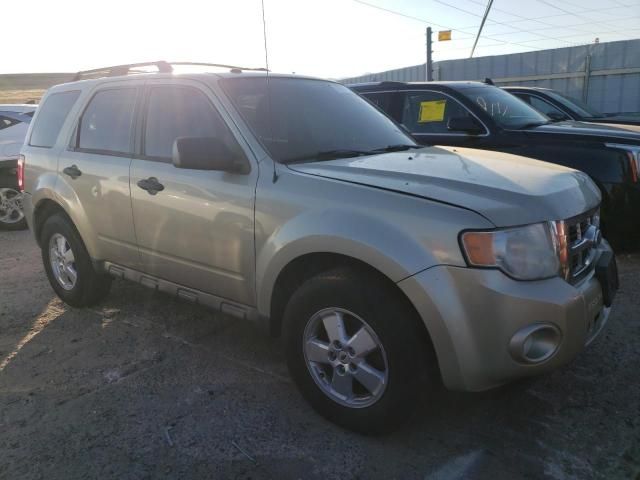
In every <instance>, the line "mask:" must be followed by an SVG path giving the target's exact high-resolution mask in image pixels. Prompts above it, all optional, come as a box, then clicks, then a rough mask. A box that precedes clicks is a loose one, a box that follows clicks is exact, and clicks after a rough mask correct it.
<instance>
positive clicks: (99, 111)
mask: <svg viewBox="0 0 640 480" xmlns="http://www.w3.org/2000/svg"><path fill="white" fill-rule="evenodd" d="M141 93H142V89H141V86H140V87H137V86H135V85H132V84H131V83H130V82H129V83H126V84H125V83H108V84H104V85H102V86H101V87H99V88H98V89H97V90H95V91H93V92H92V93H91V94H90V95H89V100H88V101H87V102H86V104H85V106H84V108H83V110H82V113H81V114H80V116H79V118H78V121H77V123H76V126H75V129H74V134H73V136H72V138H71V140H70V142H69V146H68V148H67V149H65V150H63V151H62V153H61V154H60V157H59V162H58V165H59V167H58V168H59V175H60V176H59V179H60V180H58V181H62V182H64V183H65V184H66V186H67V187H68V188H70V189H71V190H73V192H74V196H75V197H76V198H77V199H78V200H79V201H78V205H80V206H81V208H82V211H78V215H81V217H82V220H83V221H85V222H88V225H89V226H90V230H91V231H93V232H95V236H96V239H97V247H98V250H97V252H96V254H97V255H99V258H98V259H99V260H108V261H111V262H115V263H118V264H122V265H125V266H130V267H132V268H137V267H138V266H139V255H138V250H137V245H136V239H135V234H134V230H133V215H132V212H131V198H130V197H131V195H130V190H129V167H130V164H131V160H132V156H133V147H134V135H133V132H134V116H135V108H136V103H137V101H138V99H139V98H140V95H141Z"/></svg>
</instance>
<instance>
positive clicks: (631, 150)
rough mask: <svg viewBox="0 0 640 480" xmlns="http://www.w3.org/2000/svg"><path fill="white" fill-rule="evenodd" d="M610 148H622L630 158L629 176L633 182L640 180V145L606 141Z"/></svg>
mask: <svg viewBox="0 0 640 480" xmlns="http://www.w3.org/2000/svg"><path fill="white" fill-rule="evenodd" d="M605 146H607V147H609V148H615V149H617V150H622V151H623V152H624V153H625V154H626V156H627V159H628V160H629V174H630V175H629V176H630V177H631V181H632V182H633V183H638V181H639V180H640V145H622V144H619V143H605Z"/></svg>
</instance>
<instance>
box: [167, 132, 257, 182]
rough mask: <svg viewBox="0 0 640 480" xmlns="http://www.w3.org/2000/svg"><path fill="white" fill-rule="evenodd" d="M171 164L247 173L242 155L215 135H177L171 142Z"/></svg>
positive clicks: (189, 167) (246, 164)
mask: <svg viewBox="0 0 640 480" xmlns="http://www.w3.org/2000/svg"><path fill="white" fill-rule="evenodd" d="M172 160H173V165H174V166H175V167H176V168H184V169H188V170H220V171H223V172H231V173H249V164H248V162H247V160H246V158H244V156H243V155H242V154H240V153H238V152H234V151H232V150H231V149H230V148H229V147H227V146H226V145H225V144H224V142H223V141H221V140H220V139H219V138H216V137H178V138H176V139H175V141H174V142H173V159H172Z"/></svg>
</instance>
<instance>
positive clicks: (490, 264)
mask: <svg viewBox="0 0 640 480" xmlns="http://www.w3.org/2000/svg"><path fill="white" fill-rule="evenodd" d="M558 238H559V236H558V233H557V231H556V226H555V224H554V223H552V222H548V223H537V224H534V225H528V226H526V227H516V228H509V229H504V230H492V231H486V232H464V233H463V234H462V236H461V243H462V247H463V249H464V253H465V255H466V258H467V262H468V263H469V265H470V266H473V267H486V268H499V269H500V270H502V271H503V272H504V273H506V274H507V275H509V276H510V277H513V278H515V279H518V280H538V279H543V278H550V277H554V276H556V275H560V274H561V273H562V269H561V261H560V256H561V255H560V252H561V251H562V250H563V248H562V246H561V245H559V242H558V240H557V239H558Z"/></svg>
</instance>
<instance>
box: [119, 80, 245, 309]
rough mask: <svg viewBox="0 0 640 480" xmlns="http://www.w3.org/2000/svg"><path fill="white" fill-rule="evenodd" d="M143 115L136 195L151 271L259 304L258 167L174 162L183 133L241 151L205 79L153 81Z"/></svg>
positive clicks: (142, 247)
mask: <svg viewBox="0 0 640 480" xmlns="http://www.w3.org/2000/svg"><path fill="white" fill-rule="evenodd" d="M216 105H218V106H216ZM143 112H144V114H143V122H142V126H141V129H140V138H141V145H140V155H139V158H136V159H135V160H134V161H133V163H132V166H131V189H132V196H131V198H132V206H133V216H134V221H135V231H136V237H137V240H138V248H139V251H140V257H141V259H142V262H143V270H144V272H146V273H148V274H150V275H153V276H155V277H158V278H160V279H164V280H168V281H171V282H174V283H177V284H179V285H183V286H186V287H190V288H193V289H197V290H200V291H203V292H206V293H211V294H214V295H217V296H220V297H223V298H227V299H230V300H233V301H236V302H240V303H243V304H245V305H253V304H254V301H255V287H254V269H255V259H254V258H255V255H254V232H253V228H254V194H255V187H256V182H257V175H258V169H257V165H254V166H253V167H252V168H251V171H250V173H248V174H239V173H230V172H223V171H214V170H187V169H181V168H176V167H174V165H173V163H172V160H171V156H172V148H173V143H174V140H175V139H176V138H177V137H211V136H216V137H218V138H220V139H223V140H224V142H225V143H226V144H227V145H229V146H230V148H232V149H233V148H241V147H240V146H239V144H238V138H239V137H236V135H237V132H235V134H234V133H232V131H231V130H230V129H229V127H228V126H227V124H226V123H225V121H224V119H223V117H222V116H221V114H220V109H219V104H218V102H217V100H216V98H215V96H213V94H212V92H211V91H210V90H209V89H208V87H206V86H204V85H203V84H201V83H199V82H195V81H190V80H181V79H167V80H160V79H158V80H150V81H149V82H148V83H147V87H146V92H145V102H144V107H143ZM145 181H146V182H145ZM150 183H151V185H153V184H154V183H155V184H156V186H157V187H156V189H155V190H154V189H153V188H151V189H150V188H149V184H150ZM158 185H160V186H158ZM160 189H161V190H160Z"/></svg>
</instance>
